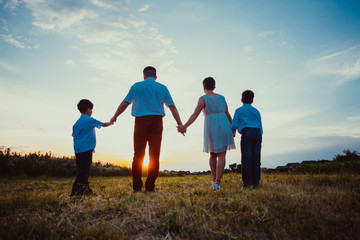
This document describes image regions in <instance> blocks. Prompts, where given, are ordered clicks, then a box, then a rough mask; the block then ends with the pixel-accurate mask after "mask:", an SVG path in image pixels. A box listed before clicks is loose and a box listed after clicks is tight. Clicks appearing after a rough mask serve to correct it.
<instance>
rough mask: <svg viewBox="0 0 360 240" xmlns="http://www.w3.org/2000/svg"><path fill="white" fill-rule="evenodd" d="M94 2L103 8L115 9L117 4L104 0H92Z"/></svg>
mask: <svg viewBox="0 0 360 240" xmlns="http://www.w3.org/2000/svg"><path fill="white" fill-rule="evenodd" d="M92 3H93V4H94V5H96V6H98V7H101V8H108V9H115V8H116V6H115V5H114V4H111V3H108V2H105V1H102V0H92Z"/></svg>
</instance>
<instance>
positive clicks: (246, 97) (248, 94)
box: [241, 90, 254, 104]
mask: <svg viewBox="0 0 360 240" xmlns="http://www.w3.org/2000/svg"><path fill="white" fill-rule="evenodd" d="M241 100H242V101H243V103H246V104H251V103H253V101H254V92H253V91H251V90H245V91H244V92H243V93H242V98H241Z"/></svg>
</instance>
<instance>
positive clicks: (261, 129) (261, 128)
mask: <svg viewBox="0 0 360 240" xmlns="http://www.w3.org/2000/svg"><path fill="white" fill-rule="evenodd" d="M259 118H260V132H261V135H263V127H262V120H261V115H260V112H259Z"/></svg>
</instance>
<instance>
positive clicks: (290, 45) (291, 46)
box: [279, 41, 294, 48]
mask: <svg viewBox="0 0 360 240" xmlns="http://www.w3.org/2000/svg"><path fill="white" fill-rule="evenodd" d="M279 45H280V46H284V47H288V48H294V46H293V45H292V44H291V43H289V42H288V41H281V42H279Z"/></svg>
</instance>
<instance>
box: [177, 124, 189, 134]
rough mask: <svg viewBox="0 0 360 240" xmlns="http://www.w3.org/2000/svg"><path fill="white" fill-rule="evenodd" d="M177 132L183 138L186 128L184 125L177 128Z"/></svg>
mask: <svg viewBox="0 0 360 240" xmlns="http://www.w3.org/2000/svg"><path fill="white" fill-rule="evenodd" d="M177 129H178V132H179V133H181V134H182V135H184V136H185V133H186V129H187V127H186V126H185V125H179V126H177Z"/></svg>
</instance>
